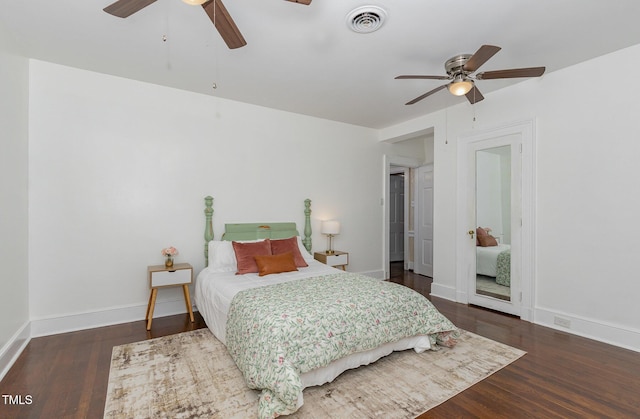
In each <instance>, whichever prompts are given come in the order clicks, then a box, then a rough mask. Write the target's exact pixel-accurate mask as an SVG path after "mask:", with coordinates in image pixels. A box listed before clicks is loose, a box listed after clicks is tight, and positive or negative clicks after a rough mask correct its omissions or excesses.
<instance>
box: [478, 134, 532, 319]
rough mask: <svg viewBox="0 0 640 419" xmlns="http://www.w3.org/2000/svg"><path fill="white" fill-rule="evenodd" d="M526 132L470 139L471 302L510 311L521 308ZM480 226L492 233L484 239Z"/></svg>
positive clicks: (517, 312) (517, 310)
mask: <svg viewBox="0 0 640 419" xmlns="http://www.w3.org/2000/svg"><path fill="white" fill-rule="evenodd" d="M521 141H522V140H521V136H520V135H519V134H511V135H505V136H501V137H497V138H492V139H487V140H483V141H477V142H474V143H471V144H469V147H468V151H467V156H466V158H467V162H466V163H467V167H468V171H467V203H468V205H469V207H468V211H467V214H468V220H467V226H468V231H467V235H468V237H467V248H468V253H467V259H468V261H470V264H469V269H468V279H467V280H468V288H467V289H468V295H469V303H471V304H476V305H479V306H483V307H488V308H491V309H493V310H498V311H502V312H505V313H509V314H513V315H517V316H519V315H520V311H521V293H520V290H521V280H520V260H521V257H520V255H521V246H520V243H521V219H522V212H521V202H522V200H521V193H522V192H521V154H520V150H521ZM478 228H482V229H487V230H489V231H488V233H487V234H488V235H489V238H488V239H484V238H480V242H478V237H476V236H477V232H478Z"/></svg>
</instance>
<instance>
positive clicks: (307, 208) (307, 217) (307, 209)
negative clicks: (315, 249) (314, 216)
mask: <svg viewBox="0 0 640 419" xmlns="http://www.w3.org/2000/svg"><path fill="white" fill-rule="evenodd" d="M302 244H303V245H304V247H305V249H307V252H309V253H311V200H310V199H305V200H304V239H303V240H302Z"/></svg>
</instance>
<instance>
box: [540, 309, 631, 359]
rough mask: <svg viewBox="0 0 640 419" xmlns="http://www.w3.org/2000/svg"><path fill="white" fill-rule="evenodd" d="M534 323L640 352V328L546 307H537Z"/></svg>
mask: <svg viewBox="0 0 640 419" xmlns="http://www.w3.org/2000/svg"><path fill="white" fill-rule="evenodd" d="M558 322H560V323H564V324H567V326H562V325H558V324H557V323H558ZM567 322H568V323H567ZM534 323H536V324H539V325H542V326H546V327H550V328H552V329H556V330H561V331H563V332H567V333H572V334H574V335H578V336H582V337H585V338H589V339H593V340H597V341H599V342H604V343H608V344H611V345H615V346H619V347H622V348H625V349H630V350H632V351H636V352H640V330H638V329H632V328H629V327H624V326H620V325H616V324H612V323H606V322H603V321H600V320H594V319H588V318H586V317H581V316H576V315H572V314H568V313H563V312H560V311H557V310H552V309H548V308H545V307H536V308H535V312H534Z"/></svg>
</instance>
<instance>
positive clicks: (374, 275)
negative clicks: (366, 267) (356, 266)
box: [358, 269, 386, 280]
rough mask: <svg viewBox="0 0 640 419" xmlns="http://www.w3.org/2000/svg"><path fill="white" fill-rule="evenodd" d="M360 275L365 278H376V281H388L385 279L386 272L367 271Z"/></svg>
mask: <svg viewBox="0 0 640 419" xmlns="http://www.w3.org/2000/svg"><path fill="white" fill-rule="evenodd" d="M358 273H359V274H360V275H364V276H368V277H370V278H374V279H381V280H384V279H386V278H385V277H384V271H383V270H381V269H379V270H377V271H367V272H358Z"/></svg>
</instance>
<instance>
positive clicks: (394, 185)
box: [389, 173, 405, 262]
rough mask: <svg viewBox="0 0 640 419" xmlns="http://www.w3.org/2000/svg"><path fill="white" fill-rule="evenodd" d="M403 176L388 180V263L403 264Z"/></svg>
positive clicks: (393, 176) (394, 175) (392, 175)
mask: <svg viewBox="0 0 640 419" xmlns="http://www.w3.org/2000/svg"><path fill="white" fill-rule="evenodd" d="M404 181H405V180H404V174H403V173H393V174H391V177H390V179H389V261H390V262H404V230H405V225H404V223H405V220H404V199H405V196H404Z"/></svg>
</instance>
